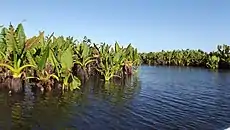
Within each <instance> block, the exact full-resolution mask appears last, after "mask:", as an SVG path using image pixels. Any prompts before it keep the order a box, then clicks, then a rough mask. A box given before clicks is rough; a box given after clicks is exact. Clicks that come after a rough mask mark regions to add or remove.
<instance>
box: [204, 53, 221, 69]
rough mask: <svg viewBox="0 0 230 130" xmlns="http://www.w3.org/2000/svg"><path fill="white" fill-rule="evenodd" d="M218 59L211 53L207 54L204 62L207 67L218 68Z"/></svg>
mask: <svg viewBox="0 0 230 130" xmlns="http://www.w3.org/2000/svg"><path fill="white" fill-rule="evenodd" d="M219 61H220V58H219V57H217V56H215V55H213V56H209V58H208V62H207V63H206V65H207V67H208V68H211V69H218V63H219Z"/></svg>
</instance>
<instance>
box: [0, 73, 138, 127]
mask: <svg viewBox="0 0 230 130" xmlns="http://www.w3.org/2000/svg"><path fill="white" fill-rule="evenodd" d="M131 82H132V83H131ZM137 84H138V81H137V77H132V78H127V79H126V81H123V83H109V84H104V82H102V81H101V80H100V79H99V78H96V77H95V78H92V79H91V80H90V82H88V83H87V84H85V85H84V86H83V88H82V89H81V90H80V91H75V92H66V93H63V94H57V93H46V94H44V95H38V94H36V95H35V94H34V93H32V92H31V91H30V87H28V89H26V93H25V94H24V95H11V96H10V95H9V94H8V93H4V92H1V93H0V115H1V116H0V129H47V130H48V129H65V128H80V127H82V128H85V126H84V125H83V124H85V123H86V124H87V125H90V122H89V121H88V119H87V118H96V117H94V115H93V113H92V115H86V112H87V111H88V112H89V111H94V110H93V109H94V107H95V108H96V109H98V108H100V107H101V108H105V107H107V105H111V106H120V107H122V106H124V105H125V103H126V102H128V101H129V100H130V99H132V98H133V96H134V95H135V93H136V92H137V91H138V87H139V86H138V85H137ZM99 102H104V106H103V103H99ZM107 103H108V104H107ZM106 104H107V105H106ZM97 107H98V108H97ZM94 114H96V113H94ZM90 116H92V117H90ZM101 116H103V115H101ZM82 118H84V119H82ZM81 119H82V120H81ZM77 120H79V122H78V121H77ZM90 120H91V119H90ZM78 126H80V127H78Z"/></svg>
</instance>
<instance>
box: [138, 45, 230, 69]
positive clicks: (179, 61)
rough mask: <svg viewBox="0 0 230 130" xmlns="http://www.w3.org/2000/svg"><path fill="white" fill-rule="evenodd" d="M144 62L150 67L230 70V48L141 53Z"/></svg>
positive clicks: (222, 46)
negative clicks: (205, 50)
mask: <svg viewBox="0 0 230 130" xmlns="http://www.w3.org/2000/svg"><path fill="white" fill-rule="evenodd" d="M141 58H142V62H143V63H144V64H149V65H168V66H194V67H196V66H198V67H206V68H210V69H230V46H228V45H225V44H223V45H218V46H217V51H213V52H210V53H207V52H204V51H202V50H189V49H187V50H173V51H163V50H162V51H161V52H150V53H141Z"/></svg>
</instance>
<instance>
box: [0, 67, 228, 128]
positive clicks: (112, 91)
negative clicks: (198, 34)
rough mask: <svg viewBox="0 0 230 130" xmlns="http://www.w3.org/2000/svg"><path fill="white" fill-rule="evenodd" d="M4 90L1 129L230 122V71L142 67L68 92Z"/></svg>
mask: <svg viewBox="0 0 230 130" xmlns="http://www.w3.org/2000/svg"><path fill="white" fill-rule="evenodd" d="M27 91H28V92H26V93H25V95H23V96H20V95H14V96H9V95H8V94H6V93H3V92H1V93H0V129H4V130H5V129H34V130H36V129H39V130H40V129H42V130H46V129H47V130H51V129H52V130H53V129H67V128H69V129H79V130H100V129H116V130H127V129H136V130H143V129H144V130H148V129H149V130H153V129H162V130H171V129H173V130H175V129H181V130H186V129H189V130H190V129H191V130H195V129H197V130H223V129H225V128H227V127H229V126H230V73H229V72H227V71H220V72H213V71H210V70H207V69H201V68H186V67H182V68H180V67H150V66H141V68H140V71H139V74H138V75H137V76H134V77H132V78H130V79H126V82H123V83H121V84H120V85H119V84H109V85H104V84H103V83H102V82H100V80H99V79H96V78H94V79H91V80H90V82H89V83H87V84H86V85H85V86H84V88H83V89H82V90H81V91H75V92H68V93H65V94H63V95H61V96H60V95H57V94H52V93H49V94H46V95H34V94H33V93H31V92H30V91H29V90H27Z"/></svg>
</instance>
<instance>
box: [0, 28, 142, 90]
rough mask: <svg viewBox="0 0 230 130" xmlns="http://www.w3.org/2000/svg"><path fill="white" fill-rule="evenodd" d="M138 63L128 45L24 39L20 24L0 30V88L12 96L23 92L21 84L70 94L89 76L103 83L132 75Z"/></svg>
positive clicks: (70, 39) (53, 38) (61, 38)
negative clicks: (69, 92) (97, 77)
mask: <svg viewBox="0 0 230 130" xmlns="http://www.w3.org/2000/svg"><path fill="white" fill-rule="evenodd" d="M140 61H141V60H140V55H139V54H138V51H137V49H136V48H134V47H132V45H131V44H129V45H128V46H127V47H123V46H120V45H119V44H118V43H117V42H116V43H115V45H114V46H112V45H109V44H106V43H101V44H95V43H91V40H90V39H88V38H87V37H84V39H83V40H81V41H78V40H75V39H73V37H64V36H58V37H57V36H54V33H52V34H51V35H48V36H45V34H44V32H39V34H38V35H37V36H33V37H30V38H28V37H26V35H25V32H24V28H23V25H22V24H18V26H17V27H16V28H14V26H13V25H11V24H10V25H9V27H2V28H1V34H0V83H1V84H0V85H1V87H6V88H8V89H9V90H10V91H12V92H21V91H23V90H24V87H25V86H26V85H25V84H31V85H33V87H34V88H38V89H39V90H45V91H51V90H53V89H61V90H74V89H76V88H79V86H81V84H82V83H84V82H85V81H87V80H88V79H89V77H90V76H99V77H100V78H101V79H102V80H104V81H105V82H106V83H107V82H109V81H111V79H113V78H119V79H123V78H124V77H125V76H127V75H132V74H133V73H134V72H135V71H136V70H137V67H138V66H139V65H140Z"/></svg>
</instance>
